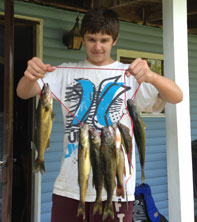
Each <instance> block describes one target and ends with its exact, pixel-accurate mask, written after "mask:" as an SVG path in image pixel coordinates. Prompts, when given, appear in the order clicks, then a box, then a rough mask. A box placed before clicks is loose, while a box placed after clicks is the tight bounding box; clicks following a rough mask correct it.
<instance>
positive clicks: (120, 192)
mask: <svg viewBox="0 0 197 222" xmlns="http://www.w3.org/2000/svg"><path fill="white" fill-rule="evenodd" d="M116 196H117V197H120V196H121V197H122V198H124V187H123V186H122V185H120V186H117V188H116Z"/></svg>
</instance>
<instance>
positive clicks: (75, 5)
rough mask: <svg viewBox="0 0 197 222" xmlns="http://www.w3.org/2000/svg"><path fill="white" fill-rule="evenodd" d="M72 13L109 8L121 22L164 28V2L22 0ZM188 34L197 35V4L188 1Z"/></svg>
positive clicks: (147, 0)
mask: <svg viewBox="0 0 197 222" xmlns="http://www.w3.org/2000/svg"><path fill="white" fill-rule="evenodd" d="M21 1H25V2H34V3H37V4H42V5H46V6H53V7H57V8H61V9H67V10H72V11H79V12H86V11H87V10H88V9H89V8H91V7H107V8H111V9H113V10H114V11H116V12H117V14H118V16H119V19H120V20H121V21H126V22H132V23H137V24H143V25H147V26H154V27H162V0H107V1H106V0H45V1H42V0H21ZM187 16H188V33H190V34H197V2H196V0H187Z"/></svg>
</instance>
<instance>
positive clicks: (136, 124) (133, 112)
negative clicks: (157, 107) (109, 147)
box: [127, 99, 146, 182]
mask: <svg viewBox="0 0 197 222" xmlns="http://www.w3.org/2000/svg"><path fill="white" fill-rule="evenodd" d="M127 108H128V111H129V115H130V116H131V118H132V120H133V131H134V137H135V141H136V144H137V148H138V153H139V159H140V165H141V182H143V181H144V179H145V177H144V165H145V149H146V146H145V143H146V133H145V128H146V126H145V123H144V121H143V120H142V118H141V117H140V114H139V112H138V111H137V108H136V106H135V104H134V102H133V101H132V100H131V99H128V100H127Z"/></svg>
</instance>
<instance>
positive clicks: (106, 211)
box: [103, 203, 114, 221]
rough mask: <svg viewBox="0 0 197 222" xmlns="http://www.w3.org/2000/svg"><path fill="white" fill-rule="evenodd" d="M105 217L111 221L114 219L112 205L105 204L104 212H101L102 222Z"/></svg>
mask: <svg viewBox="0 0 197 222" xmlns="http://www.w3.org/2000/svg"><path fill="white" fill-rule="evenodd" d="M107 217H111V218H112V219H114V210H113V205H112V203H106V204H105V208H104V212H103V221H104V220H105V219H106V218H107Z"/></svg>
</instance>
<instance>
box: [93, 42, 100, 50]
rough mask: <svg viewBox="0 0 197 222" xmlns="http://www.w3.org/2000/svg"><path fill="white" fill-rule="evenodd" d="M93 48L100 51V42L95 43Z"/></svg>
mask: <svg viewBox="0 0 197 222" xmlns="http://www.w3.org/2000/svg"><path fill="white" fill-rule="evenodd" d="M94 48H95V49H96V50H99V49H101V44H100V42H95V45H94Z"/></svg>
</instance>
